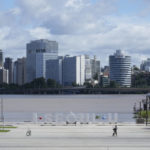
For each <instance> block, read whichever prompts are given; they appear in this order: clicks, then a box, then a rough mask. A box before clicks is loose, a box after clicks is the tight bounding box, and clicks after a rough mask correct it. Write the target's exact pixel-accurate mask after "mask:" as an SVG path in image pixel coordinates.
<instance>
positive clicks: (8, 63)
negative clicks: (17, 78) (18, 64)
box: [4, 57, 13, 84]
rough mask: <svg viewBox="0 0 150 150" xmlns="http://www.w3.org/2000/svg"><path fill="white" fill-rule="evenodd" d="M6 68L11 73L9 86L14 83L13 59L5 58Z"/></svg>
mask: <svg viewBox="0 0 150 150" xmlns="http://www.w3.org/2000/svg"><path fill="white" fill-rule="evenodd" d="M4 68H5V69H7V70H8V71H9V84H11V83H13V61H12V58H9V57H7V58H5V62H4Z"/></svg>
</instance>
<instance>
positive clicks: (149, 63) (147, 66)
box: [140, 58, 150, 72]
mask: <svg viewBox="0 0 150 150" xmlns="http://www.w3.org/2000/svg"><path fill="white" fill-rule="evenodd" d="M140 69H141V70H142V71H147V72H150V58H148V59H147V60H145V61H143V62H142V64H141V65H140Z"/></svg>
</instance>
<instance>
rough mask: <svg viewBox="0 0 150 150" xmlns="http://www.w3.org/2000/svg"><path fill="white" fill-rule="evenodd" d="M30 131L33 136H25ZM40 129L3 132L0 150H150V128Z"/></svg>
mask: <svg viewBox="0 0 150 150" xmlns="http://www.w3.org/2000/svg"><path fill="white" fill-rule="evenodd" d="M27 128H30V129H31V131H32V135H31V136H30V137H27V136H26V131H27ZM112 128H113V126H111V125H108V126H96V125H90V126H40V125H33V124H22V125H18V128H17V129H11V132H9V133H0V150H149V149H150V127H145V126H136V125H133V126H131V125H126V126H118V136H117V137H112Z"/></svg>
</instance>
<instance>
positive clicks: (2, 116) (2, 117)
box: [0, 98, 4, 129]
mask: <svg viewBox="0 0 150 150" xmlns="http://www.w3.org/2000/svg"><path fill="white" fill-rule="evenodd" d="M0 104H1V122H2V123H3V125H2V126H3V129H4V107H3V104H4V103H3V98H1V103H0Z"/></svg>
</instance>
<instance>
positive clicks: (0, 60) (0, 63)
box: [0, 49, 3, 68]
mask: <svg viewBox="0 0 150 150" xmlns="http://www.w3.org/2000/svg"><path fill="white" fill-rule="evenodd" d="M2 67H3V51H2V50H1V49H0V68H2Z"/></svg>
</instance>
